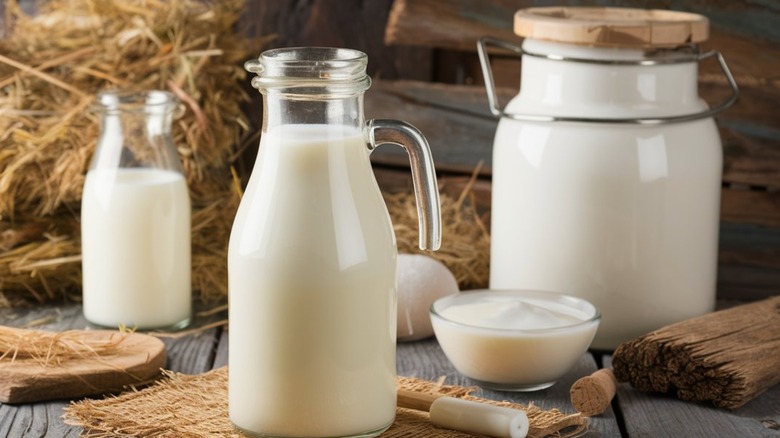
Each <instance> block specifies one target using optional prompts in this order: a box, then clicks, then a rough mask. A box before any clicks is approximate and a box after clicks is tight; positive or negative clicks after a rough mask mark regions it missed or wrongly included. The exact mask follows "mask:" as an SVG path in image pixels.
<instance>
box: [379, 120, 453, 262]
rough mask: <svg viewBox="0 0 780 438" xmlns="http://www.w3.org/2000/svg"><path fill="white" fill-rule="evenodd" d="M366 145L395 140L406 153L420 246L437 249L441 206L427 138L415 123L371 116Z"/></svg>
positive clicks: (431, 249) (426, 248) (439, 236)
mask: <svg viewBox="0 0 780 438" xmlns="http://www.w3.org/2000/svg"><path fill="white" fill-rule="evenodd" d="M366 128H367V131H368V148H369V150H370V151H373V150H374V149H376V148H377V147H378V146H381V145H383V144H388V143H389V144H395V145H398V146H401V147H402V148H404V150H405V151H406V153H407V154H409V164H410V165H411V169H412V183H413V184H414V193H415V197H416V199H417V220H418V224H419V229H420V240H419V246H420V249H423V250H430V251H436V250H437V249H439V248H440V247H441V208H440V205H439V189H438V185H437V184H436V170H435V169H434V166H433V155H432V154H431V148H430V146H428V141H427V140H426V139H425V137H423V135H422V133H420V131H419V130H418V129H417V128H415V127H414V126H412V125H410V124H408V123H405V122H399V121H396V120H384V119H374V120H369V121H368V122H367V123H366Z"/></svg>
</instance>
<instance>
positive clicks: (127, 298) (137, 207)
mask: <svg viewBox="0 0 780 438" xmlns="http://www.w3.org/2000/svg"><path fill="white" fill-rule="evenodd" d="M81 234H82V254H83V262H82V263H83V271H84V292H83V294H84V315H85V316H86V318H87V319H88V320H89V321H90V322H93V323H95V324H99V325H103V326H110V327H116V326H117V325H119V324H125V325H127V326H129V327H138V328H154V327H170V326H181V325H184V324H186V323H187V322H188V321H189V318H190V311H191V286H190V201H189V194H188V191H187V184H186V182H185V180H184V177H183V176H182V175H181V174H180V173H177V172H173V171H167V170H160V169H151V168H132V169H131V168H120V169H111V170H104V169H96V170H91V171H89V173H88V174H87V178H86V182H85V184H84V194H83V198H82V204H81Z"/></svg>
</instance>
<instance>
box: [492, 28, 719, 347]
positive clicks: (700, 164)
mask: <svg viewBox="0 0 780 438" xmlns="http://www.w3.org/2000/svg"><path fill="white" fill-rule="evenodd" d="M523 47H524V48H525V49H526V50H528V51H529V52H532V53H553V54H555V55H559V56H566V57H571V58H593V59H623V58H630V59H636V58H642V57H643V56H644V52H643V51H641V50H617V49H605V48H593V47H584V46H576V45H567V44H554V43H548V42H541V41H536V40H532V39H526V40H525V42H524V46H523ZM678 56H679V55H678ZM696 72H697V64H696V63H695V62H686V63H678V64H669V65H665V64H660V65H653V66H614V65H607V64H605V65H602V64H590V63H578V62H568V61H567V62H563V61H551V60H547V59H543V58H538V57H530V56H529V57H525V58H524V59H523V75H522V81H523V85H522V91H521V94H520V95H519V96H517V97H515V98H514V99H513V100H512V101H511V102H510V103H509V105H508V106H507V111H508V112H510V113H521V114H553V115H564V116H579V117H583V116H589V117H659V116H672V115H680V114H695V113H698V112H700V111H702V110H703V109H704V108H705V107H706V105H705V104H703V103H702V101H701V100H700V99H699V97H698V95H697V88H696V77H697V76H696ZM721 155H722V154H721V147H720V140H719V138H718V131H717V129H716V127H715V124H714V122H713V121H712V119H711V118H707V119H700V120H695V121H689V122H684V123H672V124H661V125H631V124H627V125H621V124H614V123H612V124H610V123H569V122H552V123H549V122H548V123H539V122H518V121H514V120H510V119H508V118H503V119H502V120H501V121H500V122H499V125H498V128H497V131H496V137H495V141H494V150H493V176H492V177H493V186H492V188H493V192H492V211H491V220H492V224H491V260H490V262H491V266H490V287H491V288H492V289H535V290H547V291H557V292H562V293H566V294H571V295H575V296H578V297H582V298H585V299H586V300H588V301H590V302H592V303H593V304H595V305H596V306H597V307H599V309H600V310H601V314H602V318H603V319H602V322H601V326H600V328H599V332H598V334H597V335H596V339H595V340H594V342H593V346H594V347H595V348H602V349H614V348H615V347H617V346H618V345H619V344H620V343H621V342H623V341H627V340H629V339H632V338H635V337H637V336H640V335H642V334H645V333H647V332H650V331H652V330H656V329H658V328H660V327H662V326H664V325H667V324H670V323H673V322H677V321H680V320H684V319H688V318H691V317H694V316H698V315H701V314H704V313H707V312H709V311H711V310H712V309H713V307H714V303H715V280H716V275H715V274H716V272H715V271H716V267H717V247H718V219H719V214H718V209H719V203H720V176H721V167H722V158H721Z"/></svg>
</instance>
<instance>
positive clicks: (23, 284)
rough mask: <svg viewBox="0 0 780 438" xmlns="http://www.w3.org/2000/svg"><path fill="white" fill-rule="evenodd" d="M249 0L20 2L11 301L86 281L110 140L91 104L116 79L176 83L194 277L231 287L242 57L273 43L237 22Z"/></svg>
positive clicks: (4, 134)
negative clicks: (84, 231)
mask: <svg viewBox="0 0 780 438" xmlns="http://www.w3.org/2000/svg"><path fill="white" fill-rule="evenodd" d="M243 4H244V1H243V0H227V1H219V2H217V1H214V2H203V1H199V0H170V1H155V0H127V1H119V0H52V1H48V2H46V3H45V4H44V5H43V6H42V8H41V10H40V11H39V13H38V14H37V15H35V16H27V15H26V14H25V13H24V12H23V11H22V10H21V8H19V6H18V5H17V4H16V3H15V2H10V3H9V4H8V6H7V13H8V15H9V17H10V18H11V20H10V22H11V24H12V27H11V34H10V36H9V37H8V38H6V39H3V40H0V88H1V89H3V91H4V93H3V94H2V95H0V232H1V233H4V234H3V237H2V241H1V243H2V244H0V278H2V283H0V297H1V298H3V299H0V303H5V304H6V305H8V303H9V302H10V303H13V302H15V301H16V298H17V297H19V296H22V297H24V298H34V299H35V300H36V301H45V300H48V299H51V298H55V297H57V296H62V295H66V294H69V293H71V294H73V293H75V295H76V296H78V288H80V286H81V263H80V261H81V259H80V253H81V248H80V246H81V244H80V232H79V223H78V219H79V218H78V216H79V213H78V209H79V204H80V200H81V190H82V188H83V185H84V176H85V174H86V171H87V167H88V165H89V161H90V159H91V156H92V153H93V151H94V148H95V144H96V142H97V136H98V131H99V127H98V120H97V115H95V114H92V113H90V112H89V111H88V109H89V107H90V105H91V104H92V102H93V100H94V96H95V95H96V94H97V93H98V92H99V91H101V90H103V89H107V88H121V89H127V90H149V89H164V90H168V91H170V92H172V93H174V94H175V95H176V96H178V97H179V99H180V100H181V102H182V105H183V107H184V109H185V111H184V114H183V116H182V117H180V118H179V119H177V120H176V121H175V123H174V126H173V136H174V142H175V144H176V145H177V148H178V151H179V154H180V156H181V159H182V165H183V168H184V171H185V174H186V177H187V182H188V185H189V187H190V194H191V198H192V204H193V215H192V218H193V236H192V242H193V268H194V270H193V285H194V287H195V289H196V290H199V291H201V294H202V297H203V298H206V299H210V298H213V297H215V296H219V297H223V296H224V295H225V294H226V293H227V292H226V283H227V280H226V266H225V264H226V253H227V236H228V234H229V231H230V226H231V224H232V220H233V216H234V214H235V209H236V207H237V205H238V201H237V200H238V196H237V194H236V193H235V192H234V190H233V179H232V176H231V173H230V168H229V166H230V162H231V161H232V159H233V158H234V154H235V150H236V145H239V144H240V143H241V138H242V136H243V135H244V134H245V133H246V131H247V130H248V123H247V120H246V116H245V115H244V113H243V112H242V110H241V105H242V104H243V103H244V102H245V101H247V99H248V98H247V95H246V93H245V91H244V87H243V82H244V79H245V73H244V70H243V69H242V68H241V62H243V61H244V60H245V59H246V58H248V57H249V56H250V55H249V52H250V51H252V52H256V51H259V50H260V46H261V45H262V43H263V41H250V40H247V39H246V38H244V37H242V36H240V35H239V34H237V33H236V32H235V31H234V25H235V24H236V22H237V21H238V18H239V15H240V13H241V11H242V8H243Z"/></svg>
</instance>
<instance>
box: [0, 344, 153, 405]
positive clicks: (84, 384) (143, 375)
mask: <svg viewBox="0 0 780 438" xmlns="http://www.w3.org/2000/svg"><path fill="white" fill-rule="evenodd" d="M77 333H78V340H79V341H82V342H85V343H90V342H95V343H98V342H103V343H109V342H111V343H113V342H118V341H117V340H118V339H121V343H118V344H117V347H116V348H115V349H114V350H113V351H112V352H111V353H109V354H106V355H101V356H100V357H94V356H87V357H83V358H73V359H68V360H65V361H63V362H62V363H61V364H57V363H56V362H52V363H51V364H50V365H42V364H41V363H40V362H39V361H38V360H36V359H32V358H16V360H13V361H10V360H8V359H7V358H6V359H5V360H3V361H0V402H2V403H8V404H19V403H31V402H38V401H43V400H56V399H61V398H71V397H82V396H98V395H101V394H107V393H116V392H120V391H122V390H123V389H125V388H126V387H127V386H128V385H139V384H146V383H148V382H149V381H152V380H154V379H156V378H158V377H159V376H160V374H161V373H160V370H161V369H162V368H163V367H164V366H165V345H164V344H163V343H162V341H160V340H159V339H157V338H155V337H152V336H149V335H145V334H142V333H127V334H121V333H119V332H117V331H109V330H83V331H79V332H77ZM19 336H23V334H21V333H20V334H19Z"/></svg>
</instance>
